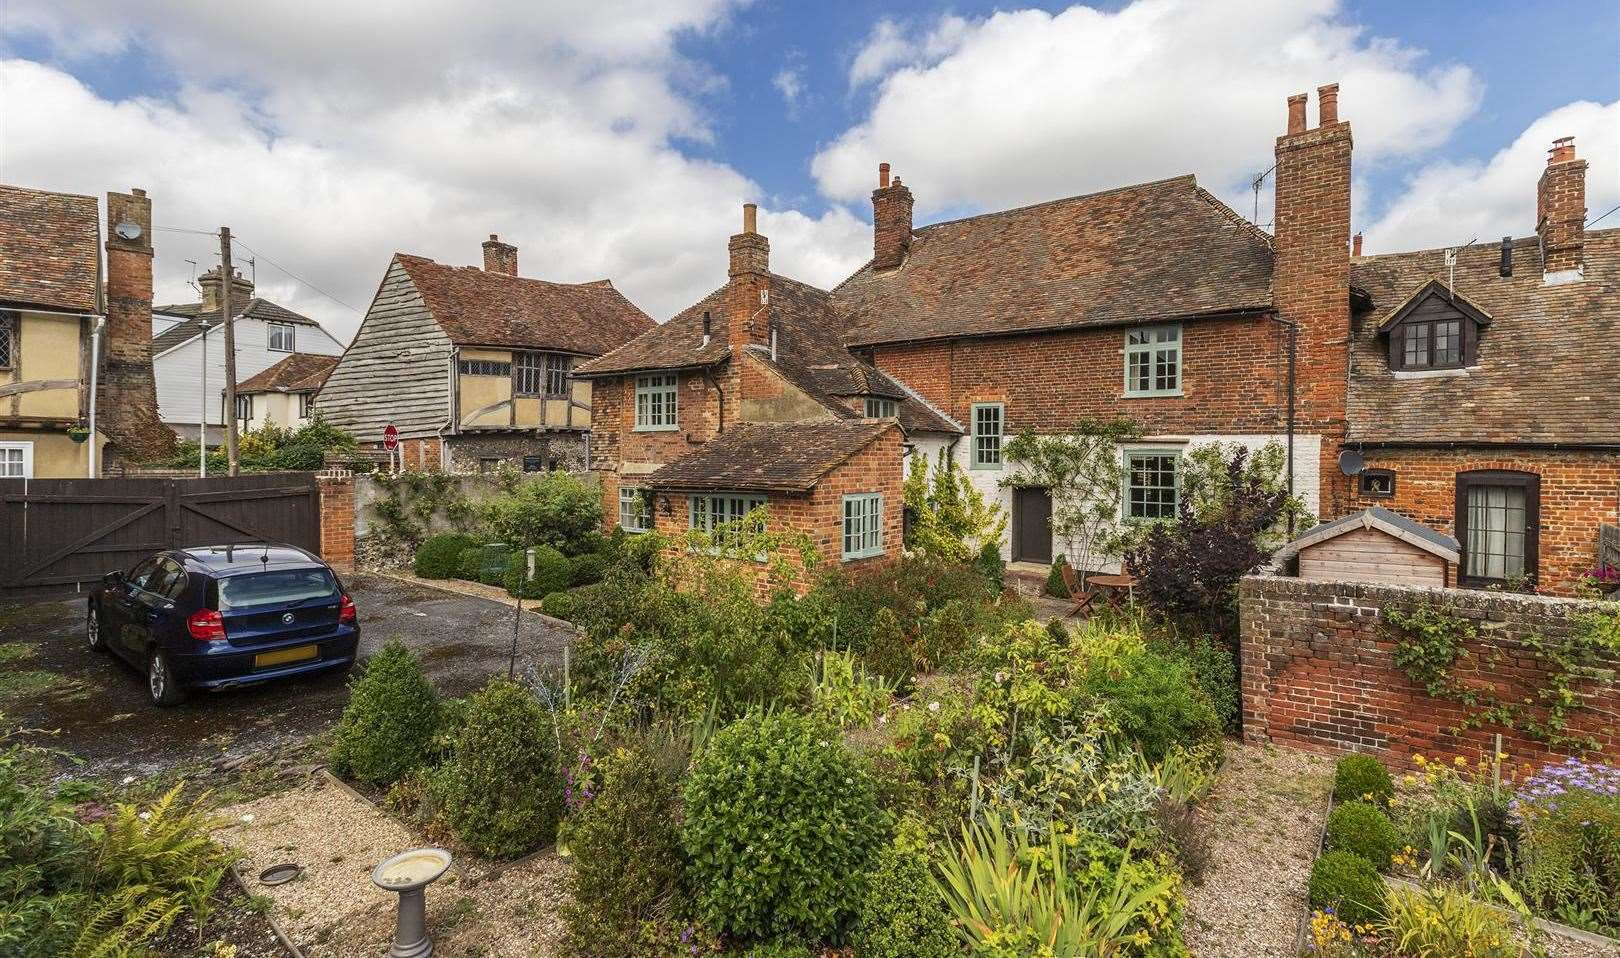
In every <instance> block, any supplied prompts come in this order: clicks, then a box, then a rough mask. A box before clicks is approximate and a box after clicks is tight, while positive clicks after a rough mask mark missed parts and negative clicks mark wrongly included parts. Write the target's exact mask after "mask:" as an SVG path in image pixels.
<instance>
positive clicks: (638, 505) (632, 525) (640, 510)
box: [619, 486, 653, 533]
mask: <svg viewBox="0 0 1620 958" xmlns="http://www.w3.org/2000/svg"><path fill="white" fill-rule="evenodd" d="M619 528H620V529H623V530H624V531H625V532H636V533H641V532H651V531H652V528H653V511H652V497H651V496H650V495H649V490H647V489H643V488H641V487H640V486H620V487H619Z"/></svg>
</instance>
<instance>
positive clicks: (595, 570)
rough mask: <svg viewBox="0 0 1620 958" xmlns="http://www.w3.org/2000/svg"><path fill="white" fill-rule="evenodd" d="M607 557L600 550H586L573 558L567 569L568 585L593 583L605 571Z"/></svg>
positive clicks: (598, 580) (599, 579)
mask: <svg viewBox="0 0 1620 958" xmlns="http://www.w3.org/2000/svg"><path fill="white" fill-rule="evenodd" d="M607 565H608V560H607V557H606V556H604V555H602V554H601V553H600V552H587V553H585V554H584V555H581V556H578V557H576V558H575V559H574V561H573V564H572V565H571V566H570V567H569V569H568V584H569V585H595V584H596V583H598V582H601V581H602V576H603V575H604V574H605V573H606V572H607Z"/></svg>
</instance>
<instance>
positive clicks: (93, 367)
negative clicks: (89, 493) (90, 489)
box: [89, 316, 107, 479]
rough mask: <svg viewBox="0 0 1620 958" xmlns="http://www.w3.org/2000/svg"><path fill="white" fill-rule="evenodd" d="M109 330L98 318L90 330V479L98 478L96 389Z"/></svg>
mask: <svg viewBox="0 0 1620 958" xmlns="http://www.w3.org/2000/svg"><path fill="white" fill-rule="evenodd" d="M106 328H107V317H105V316H98V317H96V325H95V326H94V327H93V328H92V329H91V330H90V440H89V442H90V450H89V452H90V457H89V458H90V472H89V478H91V479H94V478H96V388H97V382H98V380H99V378H100V377H99V373H100V368H101V336H102V332H103V330H105V329H106Z"/></svg>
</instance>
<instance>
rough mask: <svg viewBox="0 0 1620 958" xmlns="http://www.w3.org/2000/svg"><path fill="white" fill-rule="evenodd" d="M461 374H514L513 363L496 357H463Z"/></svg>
mask: <svg viewBox="0 0 1620 958" xmlns="http://www.w3.org/2000/svg"><path fill="white" fill-rule="evenodd" d="M461 374H462V375H463V376H510V375H512V364H511V363H503V362H500V361H498V360H494V359H463V360H462V361H461Z"/></svg>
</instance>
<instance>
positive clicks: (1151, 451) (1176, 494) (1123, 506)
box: [1119, 448, 1182, 522]
mask: <svg viewBox="0 0 1620 958" xmlns="http://www.w3.org/2000/svg"><path fill="white" fill-rule="evenodd" d="M1181 452H1182V451H1181V450H1180V449H1174V448H1140V449H1126V450H1124V451H1123V452H1122V453H1121V455H1122V456H1123V457H1124V460H1123V464H1124V467H1125V476H1124V479H1123V486H1124V488H1123V489H1122V490H1121V494H1120V504H1119V508H1120V516H1121V517H1122V518H1123V519H1125V521H1127V522H1161V521H1164V520H1166V519H1175V518H1176V517H1177V516H1178V515H1180V510H1181ZM1150 456H1152V457H1161V456H1163V457H1168V458H1169V459H1170V460H1171V461H1172V462H1173V463H1174V465H1173V467H1172V469H1173V472H1172V474H1171V479H1170V481H1171V486H1170V489H1171V493H1170V514H1169V515H1165V516H1145V515H1143V516H1139V515H1134V514H1133V513H1132V511H1131V489H1132V487H1133V486H1132V482H1131V480H1132V478H1134V470H1133V469H1132V468H1131V460H1133V459H1137V458H1147V457H1150ZM1143 488H1151V489H1162V488H1164V487H1163V486H1145V487H1143Z"/></svg>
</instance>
